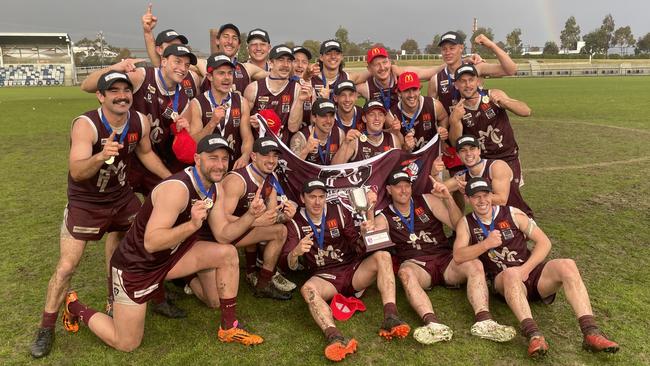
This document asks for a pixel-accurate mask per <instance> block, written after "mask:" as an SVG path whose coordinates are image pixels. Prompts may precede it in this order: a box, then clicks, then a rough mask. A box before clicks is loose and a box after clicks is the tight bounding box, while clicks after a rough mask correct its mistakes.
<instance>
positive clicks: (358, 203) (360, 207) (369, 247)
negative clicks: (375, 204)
mask: <svg viewBox="0 0 650 366" xmlns="http://www.w3.org/2000/svg"><path fill="white" fill-rule="evenodd" d="M348 193H349V196H350V203H351V204H352V207H353V208H354V210H355V211H356V212H357V213H358V214H360V215H361V216H362V217H363V220H364V221H368V214H367V212H368V210H369V209H371V208H372V207H370V206H369V205H368V199H367V198H366V191H365V189H363V188H352V189H351V190H350V191H349V192H348ZM363 242H364V244H365V245H366V252H372V251H375V250H379V249H384V248H388V247H391V246H393V245H395V244H393V242H392V241H391V239H390V235H388V228H386V229H383V230H374V231H369V232H366V234H365V235H363Z"/></svg>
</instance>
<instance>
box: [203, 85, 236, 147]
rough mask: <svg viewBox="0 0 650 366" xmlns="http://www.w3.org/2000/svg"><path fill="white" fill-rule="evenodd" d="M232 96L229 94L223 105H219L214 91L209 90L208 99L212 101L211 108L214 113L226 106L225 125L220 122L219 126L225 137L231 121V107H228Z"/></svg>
mask: <svg viewBox="0 0 650 366" xmlns="http://www.w3.org/2000/svg"><path fill="white" fill-rule="evenodd" d="M231 96H232V94H231V93H228V95H226V97H225V98H223V99H222V100H221V104H217V101H216V100H215V99H214V95H213V94H212V89H209V90H208V97H209V99H210V106H212V110H213V111H214V109H215V108H217V107H223V106H226V108H225V110H226V114H225V115H224V117H223V123H222V122H221V121H219V124H218V125H217V128H218V129H219V132H220V134H221V135H222V136H223V131H224V130H225V129H226V125H227V124H228V120H229V119H230V106H228V102H230V98H231Z"/></svg>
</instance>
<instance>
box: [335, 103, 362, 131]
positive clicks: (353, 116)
mask: <svg viewBox="0 0 650 366" xmlns="http://www.w3.org/2000/svg"><path fill="white" fill-rule="evenodd" d="M334 119H335V120H336V125H337V126H339V128H341V129H342V130H343V131H345V129H346V128H347V126H345V125H344V124H343V121H342V120H341V118H340V117H339V113H338V111H337V112H336V113H334ZM350 128H357V108H356V107H354V114H353V115H352V124H351V125H350Z"/></svg>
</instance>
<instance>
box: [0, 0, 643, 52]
mask: <svg viewBox="0 0 650 366" xmlns="http://www.w3.org/2000/svg"><path fill="white" fill-rule="evenodd" d="M149 2H150V1H149V0H147V1H143V0H113V1H110V2H106V1H103V2H100V1H96V0H62V1H56V0H23V1H12V0H4V1H3V5H2V11H1V12H0V33H2V32H52V33H68V34H69V35H70V37H71V38H72V40H73V41H78V40H80V39H81V38H83V37H88V38H91V39H93V38H96V36H97V33H98V32H99V31H100V30H101V31H103V32H104V37H105V38H106V40H107V42H108V43H109V44H111V45H113V46H118V47H128V48H143V47H144V45H143V38H142V28H141V23H140V18H141V16H142V14H144V12H145V11H146V9H147V5H148V3H149ZM109 3H110V5H108V4H109ZM99 9H101V11H100V10H99ZM153 13H154V15H156V16H157V17H158V26H157V27H156V29H155V30H154V32H155V33H157V32H156V31H162V30H165V29H168V28H173V29H175V30H177V31H178V32H180V33H182V34H184V35H186V36H187V37H188V38H189V40H190V45H191V46H192V47H193V48H194V49H199V50H200V51H203V52H208V51H209V33H208V30H209V29H210V28H218V27H219V25H221V24H223V23H234V24H236V25H237V26H238V27H239V28H240V30H241V31H242V32H246V31H248V30H250V29H252V28H256V27H260V28H264V29H266V30H267V31H268V32H269V34H270V36H271V43H272V44H279V43H282V42H285V41H294V42H295V43H297V44H300V43H302V41H304V40H306V39H315V40H319V41H322V40H325V39H328V38H332V37H333V36H334V33H335V32H336V30H337V29H338V28H339V26H343V27H344V28H346V29H347V30H348V32H349V38H350V40H351V41H353V42H357V43H358V42H362V41H365V40H367V39H370V40H371V41H373V42H382V43H384V44H385V45H387V46H389V47H391V48H399V46H400V45H401V44H402V42H403V41H404V40H406V39H407V38H413V39H415V40H416V41H417V42H418V45H419V46H420V49H424V47H425V46H426V45H427V44H429V43H431V40H432V39H433V36H434V35H435V34H442V33H444V32H445V31H447V30H455V29H461V30H463V31H465V33H467V34H471V27H472V20H473V18H475V17H476V18H477V19H478V24H479V26H484V27H490V28H492V30H493V32H494V35H495V38H496V40H497V41H499V40H500V41H504V40H505V36H506V34H508V33H509V32H510V31H512V30H513V29H514V28H521V30H522V41H523V44H524V45H532V46H543V45H544V43H545V42H546V41H548V40H553V41H556V42H557V43H558V45H559V36H560V31H561V30H562V29H563V28H564V23H565V21H566V19H567V18H568V17H569V16H571V15H573V16H575V17H576V20H577V23H578V25H579V26H580V28H581V31H582V34H585V33H587V32H590V31H592V30H594V29H596V28H598V27H599V26H600V24H601V22H602V19H603V18H604V17H605V15H607V14H609V13H611V14H612V16H613V17H614V21H615V23H616V27H617V28H618V27H619V26H626V25H629V26H630V27H631V28H632V32H633V34H634V36H635V38H637V39H638V38H639V37H640V36H642V35H644V34H646V33H648V32H650V22H648V20H647V16H648V14H650V1H648V0H630V1H602V0H596V1H594V0H572V1H567V0H564V1H560V0H548V1H544V0H531V1H526V0H483V1H477V0H463V1H456V2H451V1H447V2H444V3H443V2H440V1H422V0H412V1H404V0H397V1H387V0H346V1H341V0H331V1H327V2H325V1H312V0H304V1H302V2H299V1H291V0H274V1H259V2H258V1H243V0H237V1H218V0H217V1H215V0H212V1H206V0H202V1H199V0H183V1H153Z"/></svg>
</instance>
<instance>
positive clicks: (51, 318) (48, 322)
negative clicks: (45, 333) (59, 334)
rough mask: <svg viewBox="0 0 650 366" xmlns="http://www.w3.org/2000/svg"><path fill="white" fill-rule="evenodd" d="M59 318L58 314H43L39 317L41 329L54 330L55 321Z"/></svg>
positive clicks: (45, 312)
mask: <svg viewBox="0 0 650 366" xmlns="http://www.w3.org/2000/svg"><path fill="white" fill-rule="evenodd" d="M58 317H59V312H58V311H57V312H55V313H48V312H47V311H44V312H43V315H42V316H41V328H54V327H55V326H56V319H57V318H58Z"/></svg>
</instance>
